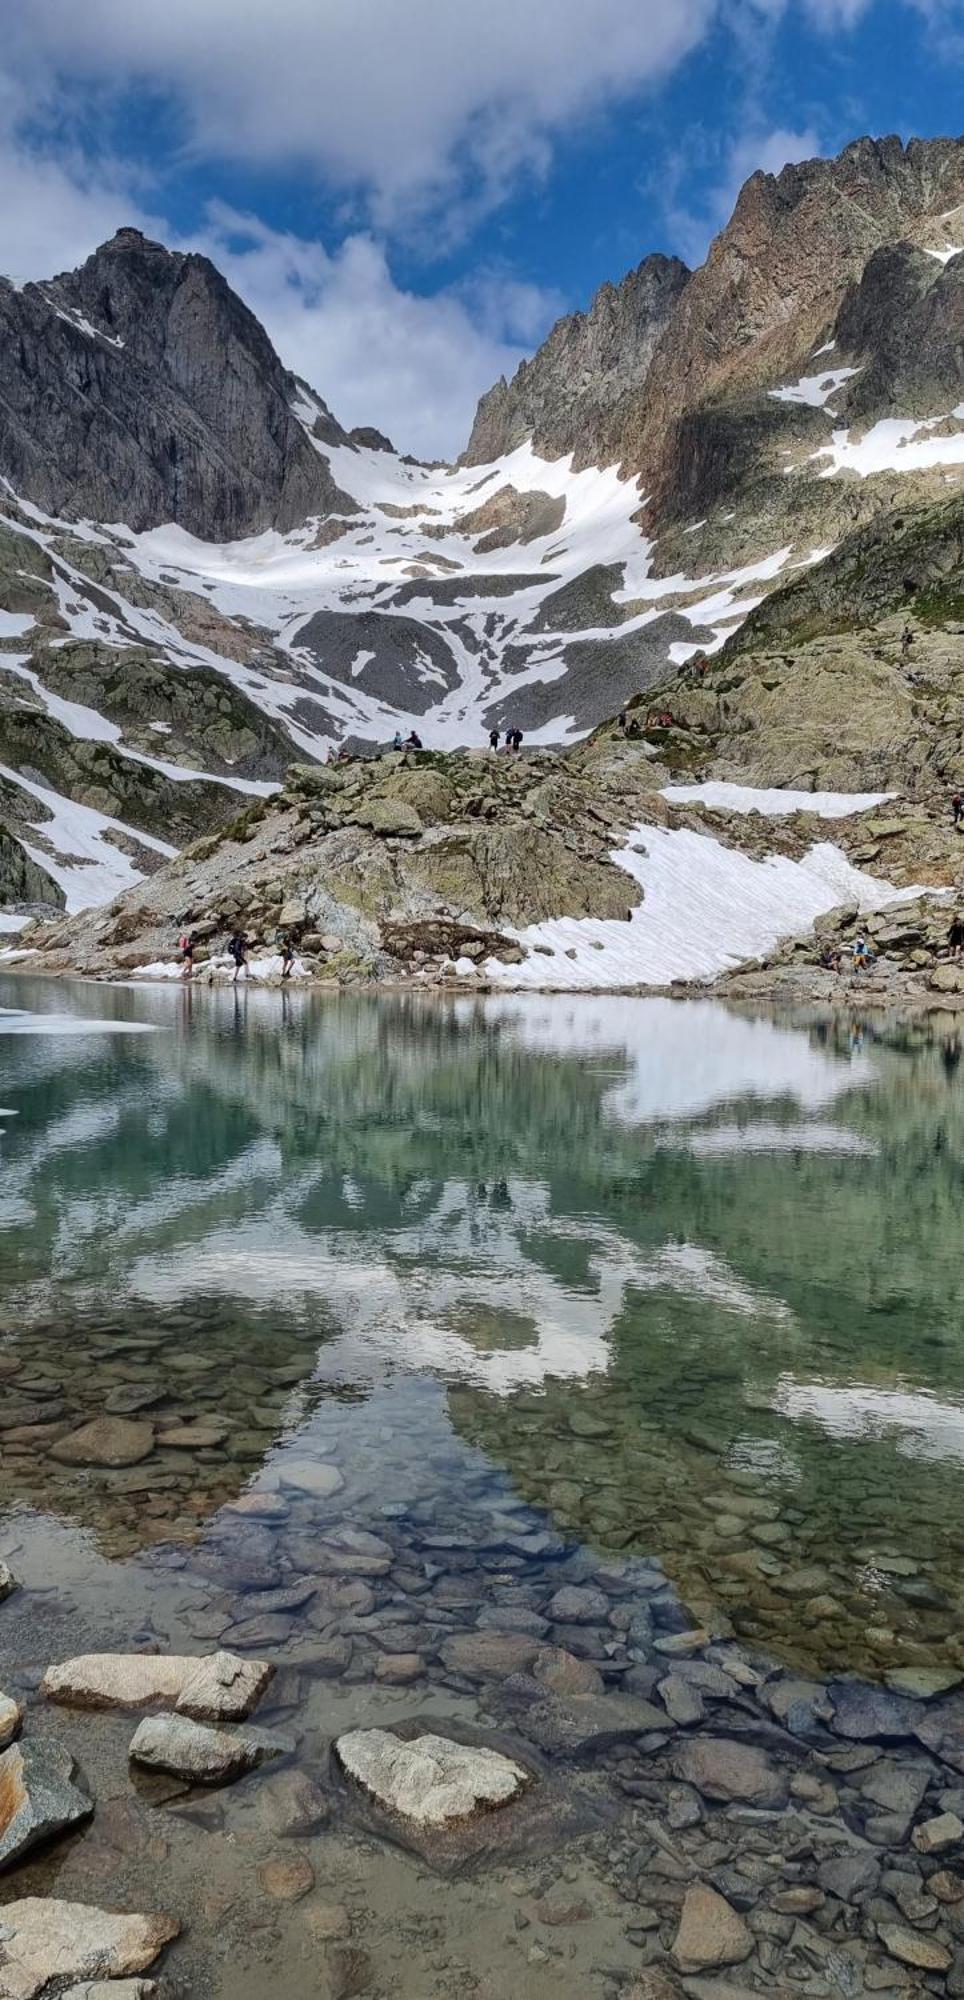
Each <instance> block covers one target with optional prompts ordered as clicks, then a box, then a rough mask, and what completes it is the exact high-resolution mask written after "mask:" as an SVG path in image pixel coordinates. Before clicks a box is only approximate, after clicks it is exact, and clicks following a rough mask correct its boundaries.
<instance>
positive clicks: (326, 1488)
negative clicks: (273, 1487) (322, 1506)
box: [278, 1458, 345, 1500]
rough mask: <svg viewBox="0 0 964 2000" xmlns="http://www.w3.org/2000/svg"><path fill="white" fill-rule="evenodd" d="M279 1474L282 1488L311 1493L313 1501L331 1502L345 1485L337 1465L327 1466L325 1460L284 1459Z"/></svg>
mask: <svg viewBox="0 0 964 2000" xmlns="http://www.w3.org/2000/svg"><path fill="white" fill-rule="evenodd" d="M278 1472H279V1475H280V1479H281V1484H282V1486H289V1487H291V1488H292V1489H293V1491H294V1492H296V1493H309V1494H310V1495H311V1498H312V1499H313V1500H331V1499H332V1498H333V1496H334V1495H335V1494H336V1493H340V1492H341V1490H342V1488H343V1486H344V1484H345V1482H344V1479H343V1478H342V1475H341V1473H340V1472H339V1470H338V1467H337V1465H327V1464H326V1463H325V1461H324V1459H312V1458H293V1459H290V1460H285V1459H282V1461H281V1464H280V1466H279V1467H278Z"/></svg>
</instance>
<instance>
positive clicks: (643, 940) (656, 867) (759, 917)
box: [485, 793, 922, 990]
mask: <svg viewBox="0 0 964 2000" xmlns="http://www.w3.org/2000/svg"><path fill="white" fill-rule="evenodd" d="M806 796H807V797H808V798H809V797H812V796H813V795H812V794H809V793H808V794H806ZM612 858H613V860H614V861H615V862H616V864H617V866H618V867H620V868H624V869H625V870H626V873H627V875H631V876H632V878H633V880H634V882H638V883H639V885H640V887H641V889H642V891H643V896H644V900H643V903H642V904H641V906H640V907H639V908H638V909H636V910H633V911H632V913H631V914H628V920H627V921H625V922H620V921H619V919H613V918H602V917H553V918H550V919H549V920H548V921H547V922H546V923H541V924H530V925H529V926H528V928H527V929H525V930H523V931H518V932H516V933H515V935H516V936H517V937H518V938H519V939H520V941H521V942H522V943H523V944H525V945H527V946H528V948H529V953H530V955H529V957H528V958H527V959H526V960H525V962H524V963H523V964H522V965H503V964H502V963H501V962H500V961H499V960H498V959H489V960H488V961H487V964H486V968H485V970H486V973H487V976H488V977H489V978H490V979H491V980H492V982H493V984H494V985H498V986H504V987H513V988H518V987H525V986H530V987H543V988H544V987H555V988H556V989H564V990H569V989H574V988H579V987H582V988H587V987H593V988H609V989H610V990H612V989H614V988H615V989H618V988H627V987H636V986H667V985H669V983H670V981H671V980H674V979H694V980H709V979H715V978H717V977H718V975H719V974H720V973H722V972H728V971H731V970H732V969H733V967H735V966H737V965H740V964H742V963H743V961H744V960H745V959H748V958H762V957H764V956H765V955H766V954H767V953H768V952H770V951H772V950H773V949H774V947H775V946H776V945H778V944H780V943H781V941H782V940H783V939H784V938H788V937H795V936H799V934H800V933H801V932H802V931H806V930H809V929H810V927H811V925H812V924H813V923H814V921H815V919H816V918H817V917H820V916H823V915H824V914H825V912H826V911H827V910H832V909H834V908H836V906H837V905H838V904H840V903H855V904H857V906H858V908H859V909H861V910H863V911H871V910H881V909H885V908H886V907H887V905H888V904H889V903H898V902H909V901H911V900H912V899H913V898H914V897H915V896H919V895H920V894H921V893H922V891H921V890H920V889H919V888H913V889H897V888H895V887H894V885H893V883H890V882H882V881H879V880H878V879H877V877H876V876H873V875H866V874H864V873H863V871H862V870H861V869H859V868H854V867H853V866H852V864H851V863H850V862H849V861H848V860H847V857H846V855H845V854H844V853H843V852H842V850H841V849H840V848H839V847H835V846H833V844H832V843H831V842H829V841H821V842H818V843H817V845H815V846H814V847H811V848H810V849H809V851H808V853H806V854H805V855H804V856H803V858H802V860H800V861H791V860H790V859H789V858H788V857H787V856H786V855H771V856H770V858H769V859H768V860H766V861H755V860H753V859H752V858H751V857H750V856H749V855H747V854H741V853H740V852H739V851H738V850H736V849H734V848H732V847H723V846H722V845H721V843H720V842H719V841H718V840H713V839H712V838H711V836H710V835H709V834H703V833H690V832H689V831H687V830H685V829H680V830H679V831H677V832H675V833H671V832H669V831H667V830H666V829H665V828H663V827H656V826H640V827H637V828H636V829H635V831H634V832H633V834H631V836H630V838H629V840H628V842H627V844H626V846H625V847H624V848H621V849H619V850H618V851H616V852H614V854H613V856H612Z"/></svg>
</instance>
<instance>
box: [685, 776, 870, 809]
mask: <svg viewBox="0 0 964 2000" xmlns="http://www.w3.org/2000/svg"><path fill="white" fill-rule="evenodd" d="M662 796H663V798H664V799H669V800H670V802H671V803H672V804H674V805H701V806H709V807H711V808H712V807H714V806H718V807H719V808H720V809H721V810H722V811H723V812H736V813H751V812H758V813H763V814H764V815H765V816H766V817H768V818H770V817H772V818H781V817H783V816H786V815H789V814H790V813H798V812H805V813H813V814H814V815H815V816H816V818H817V819H849V818H850V815H851V813H862V812H872V811H873V809H874V807H875V806H883V805H886V804H887V801H888V799H892V798H893V797H894V796H895V795H894V793H893V792H791V791H782V790H781V791H777V790H776V789H772V790H769V791H768V790H761V789H759V788H758V787H757V786H755V785H730V784H725V783H723V782H719V783H718V782H716V781H715V780H710V781H709V782H708V783H707V784H704V785H664V787H663V793H662Z"/></svg>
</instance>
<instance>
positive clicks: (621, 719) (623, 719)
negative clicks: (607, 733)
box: [616, 708, 629, 736]
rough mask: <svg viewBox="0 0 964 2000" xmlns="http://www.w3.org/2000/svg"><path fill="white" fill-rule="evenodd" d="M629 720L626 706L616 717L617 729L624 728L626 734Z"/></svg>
mask: <svg viewBox="0 0 964 2000" xmlns="http://www.w3.org/2000/svg"><path fill="white" fill-rule="evenodd" d="M628 720H629V717H628V716H627V714H626V710H625V709H624V708H621V709H620V711H619V714H618V715H617V717H616V727H617V729H621V730H622V732H623V735H624V736H625V734H626V724H627V722H628Z"/></svg>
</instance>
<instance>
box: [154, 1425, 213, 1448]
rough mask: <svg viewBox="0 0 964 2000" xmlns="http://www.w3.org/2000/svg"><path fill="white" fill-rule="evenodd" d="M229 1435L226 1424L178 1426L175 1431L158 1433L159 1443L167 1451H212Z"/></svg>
mask: <svg viewBox="0 0 964 2000" xmlns="http://www.w3.org/2000/svg"><path fill="white" fill-rule="evenodd" d="M228 1435H229V1433H228V1427H227V1425H226V1424H177V1425H175V1427H174V1429H173V1430H169V1431H158V1434H157V1443H158V1445H159V1447H161V1448H162V1449H164V1450H166V1451H211V1450H213V1449H214V1447H215V1446H216V1445H219V1444H223V1443H224V1441H225V1438H226V1437H227V1436H228Z"/></svg>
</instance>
